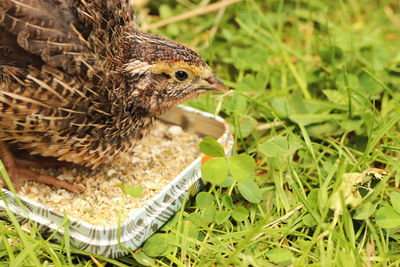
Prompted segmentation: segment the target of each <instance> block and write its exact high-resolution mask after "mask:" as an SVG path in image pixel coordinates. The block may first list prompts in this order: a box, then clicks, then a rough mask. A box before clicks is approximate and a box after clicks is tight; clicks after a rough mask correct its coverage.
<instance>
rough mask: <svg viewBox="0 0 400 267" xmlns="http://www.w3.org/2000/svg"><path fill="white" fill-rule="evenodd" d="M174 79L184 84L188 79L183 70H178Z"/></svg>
mask: <svg viewBox="0 0 400 267" xmlns="http://www.w3.org/2000/svg"><path fill="white" fill-rule="evenodd" d="M175 78H176V79H177V80H178V81H180V82H184V81H186V79H187V78H189V74H188V73H187V72H186V71H184V70H178V71H177V72H175Z"/></svg>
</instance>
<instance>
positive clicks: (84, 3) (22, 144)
mask: <svg viewBox="0 0 400 267" xmlns="http://www.w3.org/2000/svg"><path fill="white" fill-rule="evenodd" d="M210 90H217V91H225V90H226V87H225V86H224V84H223V83H222V82H220V81H219V80H218V79H217V78H216V77H215V75H214V73H213V72H212V70H211V69H210V67H209V66H208V65H207V64H206V63H205V62H204V61H203V60H202V59H201V57H200V55H199V54H198V53H197V52H195V51H193V50H191V49H190V48H188V47H187V46H185V45H183V44H181V43H179V42H176V41H171V40H167V39H165V38H163V37H160V36H157V35H153V34H149V33H146V32H142V31H140V30H139V29H138V27H137V25H136V22H135V16H134V11H133V9H132V7H131V6H130V3H129V1H128V0H1V1H0V158H1V160H2V161H3V163H4V165H5V167H6V169H7V171H8V172H9V175H10V178H11V181H12V182H13V184H14V186H16V187H18V186H20V184H21V183H22V181H24V180H36V181H39V182H42V183H46V184H50V185H54V186H57V187H61V188H65V189H67V190H70V191H73V192H78V191H83V188H82V187H80V186H78V185H75V184H71V183H68V182H66V181H62V180H59V179H56V178H54V177H50V176H45V175H41V174H38V173H32V172H31V171H28V170H27V169H25V168H24V167H22V165H23V161H22V160H21V159H18V158H17V157H15V155H14V154H13V153H12V152H11V150H10V149H9V145H10V144H13V145H14V144H15V145H16V146H17V147H18V149H23V150H26V151H29V153H30V154H32V155H40V156H42V157H52V158H55V159H57V160H59V161H67V162H71V163H75V164H79V165H84V166H88V167H92V168H95V167H97V166H99V165H100V164H102V163H104V162H109V161H111V160H112V159H113V158H114V157H115V156H116V155H118V154H119V153H121V152H124V151H126V150H127V149H129V148H131V147H133V146H134V145H135V144H136V143H137V142H138V141H139V140H140V139H141V138H142V137H143V136H145V135H146V134H147V133H148V132H149V130H150V128H151V125H152V122H153V120H154V118H156V117H157V116H159V115H161V114H163V113H164V112H166V111H168V110H169V109H171V108H172V107H174V106H175V105H177V104H179V103H181V102H183V101H185V100H187V99H191V98H194V97H197V96H199V95H201V94H204V93H205V92H207V91H210Z"/></svg>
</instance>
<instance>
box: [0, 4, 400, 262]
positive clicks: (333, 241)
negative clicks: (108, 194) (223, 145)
mask: <svg viewBox="0 0 400 267" xmlns="http://www.w3.org/2000/svg"><path fill="white" fill-rule="evenodd" d="M151 2H152V3H151V4H148V5H146V6H142V7H140V8H138V10H137V12H138V18H139V21H140V22H141V23H142V25H143V26H145V27H147V26H148V25H149V23H155V22H157V21H160V20H164V19H169V18H173V17H175V16H176V15H178V14H181V13H184V12H188V11H190V10H194V9H197V8H199V7H204V6H205V5H206V4H207V3H209V2H211V1H207V0H203V1H200V0H196V1H195V0H192V1H190V0H181V1H171V0H161V1H151ZM213 2H214V1H213ZM146 12H149V13H150V15H151V16H150V15H146ZM152 31H153V32H155V33H158V34H161V35H164V36H168V37H170V38H173V39H179V40H180V41H181V42H184V43H186V44H188V45H191V46H193V47H195V48H197V49H198V50H199V52H200V53H201V54H202V55H203V56H204V58H205V59H207V60H208V62H210V64H211V65H212V66H213V69H214V70H215V72H216V74H217V75H218V76H219V77H220V78H221V79H222V80H223V81H224V82H225V83H226V84H227V85H228V86H229V87H230V88H232V90H231V91H229V93H227V94H226V95H225V96H223V97H222V96H218V95H213V94H210V95H207V96H205V97H203V98H201V99H199V100H196V101H192V102H190V105H192V106H194V107H196V108H199V109H201V110H205V111H208V112H211V113H215V114H218V115H220V116H222V117H224V118H225V119H226V120H227V121H228V122H229V123H230V125H231V127H232V131H233V132H234V134H235V141H236V146H235V154H236V153H246V154H248V155H251V156H253V158H254V159H255V160H256V170H255V176H254V178H252V179H253V181H254V182H255V184H256V185H257V188H256V191H257V190H259V192H260V199H258V198H255V199H254V198H253V199H251V201H252V202H254V203H251V202H249V201H248V200H246V199H249V196H248V195H247V196H246V195H245V194H243V191H242V190H241V189H240V188H239V186H238V183H231V184H228V185H227V187H221V186H218V185H217V186H211V185H210V186H208V187H207V188H206V191H205V192H203V193H201V194H199V195H198V197H197V198H196V199H195V200H190V199H188V200H187V202H186V205H185V207H184V209H182V210H181V212H178V214H177V215H176V216H175V217H174V219H173V220H171V221H170V222H169V223H168V224H167V225H165V226H164V227H163V228H162V229H161V230H160V231H159V234H157V235H156V236H154V237H153V238H151V239H150V240H149V241H148V242H147V243H146V244H145V245H144V247H143V249H139V250H138V251H136V252H135V255H133V256H132V255H129V256H127V257H124V258H121V259H114V260H111V259H107V258H104V257H89V255H88V253H86V252H82V251H77V250H74V249H73V248H70V247H69V246H68V245H66V244H65V243H64V244H62V245H57V244H53V243H51V242H49V241H48V240H44V239H42V238H41V237H40V236H39V235H38V234H37V232H36V230H35V227H32V229H31V230H30V231H29V232H27V231H24V230H22V228H21V227H20V226H19V225H18V224H17V223H16V221H15V220H12V216H11V215H10V219H11V221H12V223H11V224H10V223H7V222H3V221H0V258H1V262H0V264H4V265H9V264H10V265H12V266H37V265H38V264H39V263H41V264H43V265H44V266H53V265H55V266H63V265H69V264H71V263H73V265H76V266H96V265H100V264H103V263H106V262H108V266H111V265H113V264H114V265H116V266H131V265H138V264H139V263H137V261H139V262H140V263H142V264H148V265H152V264H157V265H161V266H173V265H177V266H187V265H196V266H210V265H218V266H223V265H233V266H249V265H252V266H268V265H271V266H273V265H274V264H280V265H290V264H293V265H294V266H304V265H314V266H399V265H400V242H399V241H400V235H399V229H400V194H399V193H398V191H399V184H400V162H399V159H398V157H399V152H400V134H399V127H400V123H399V120H400V115H399V114H400V108H399V106H400V3H399V2H398V1H396V0H380V1H368V0H350V1H343V0H342V1H316V0H308V1H300V0H298V1H283V0H282V1H277V0H275V1H274V0H271V1H261V0H254V1H251V0H243V1H241V2H240V3H236V4H233V5H231V6H229V7H227V8H226V9H222V10H219V11H217V12H216V13H207V14H203V15H200V16H196V17H193V18H191V19H187V20H184V21H180V22H176V23H173V24H169V25H168V26H166V27H159V28H156V29H153V30H152ZM372 168H376V169H381V170H386V171H387V172H388V175H385V174H383V175H381V174H380V173H379V171H377V170H372V171H371V172H372V173H370V174H368V175H367V174H366V172H365V171H366V170H371V169H372ZM352 173H358V174H365V175H363V176H360V175H354V174H352ZM250 197H251V196H250ZM160 238H162V239H163V240H166V242H169V246H168V247H165V249H163V250H157V249H156V248H155V246H154V244H157V242H159V240H160ZM64 241H65V242H66V243H68V242H67V241H68V238H65V240H64Z"/></svg>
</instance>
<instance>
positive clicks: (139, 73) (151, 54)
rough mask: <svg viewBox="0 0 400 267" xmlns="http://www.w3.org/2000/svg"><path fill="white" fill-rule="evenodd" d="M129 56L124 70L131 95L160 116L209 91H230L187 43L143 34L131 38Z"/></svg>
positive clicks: (153, 113)
mask: <svg viewBox="0 0 400 267" xmlns="http://www.w3.org/2000/svg"><path fill="white" fill-rule="evenodd" d="M127 40H128V42H129V48H130V49H131V50H130V51H129V59H128V60H127V62H126V63H125V64H124V66H123V69H124V73H125V76H126V79H127V80H128V81H130V82H129V83H130V92H129V94H130V98H132V101H133V102H134V103H133V105H140V106H141V107H142V108H145V109H146V110H147V111H148V112H149V113H150V114H151V115H153V116H157V115H160V114H162V113H164V112H166V111H167V110H168V109H170V108H172V107H174V106H175V105H177V104H179V103H182V102H183V101H185V100H187V99H191V98H194V97H197V96H199V95H201V94H204V93H205V92H207V91H211V90H215V91H226V87H225V85H224V84H223V83H222V82H221V81H219V80H218V79H217V78H216V77H215V75H214V73H213V72H212V70H211V68H210V67H209V66H208V65H207V63H205V62H204V61H203V60H202V59H201V57H200V55H199V54H198V53H197V52H195V51H193V50H191V49H190V48H188V47H187V46H185V45H183V44H180V43H178V42H175V41H171V40H166V39H164V38H162V37H159V36H156V35H152V34H147V33H142V32H141V33H140V34H135V35H132V36H128V38H127Z"/></svg>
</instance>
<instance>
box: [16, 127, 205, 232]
mask: <svg viewBox="0 0 400 267" xmlns="http://www.w3.org/2000/svg"><path fill="white" fill-rule="evenodd" d="M199 142H200V138H199V137H198V136H197V135H195V134H193V133H187V132H184V131H183V130H182V128H181V127H179V126H171V125H168V124H164V123H162V122H159V121H156V122H155V124H154V127H153V129H152V131H151V132H150V134H149V135H148V136H147V137H145V138H143V139H142V140H141V141H140V142H139V143H138V144H137V145H136V147H134V148H133V149H132V151H128V152H127V153H123V154H121V155H120V156H119V157H118V158H116V159H115V160H114V161H113V162H111V163H109V164H104V165H102V166H100V167H99V168H97V169H96V170H94V171H93V170H91V169H87V168H84V167H80V166H75V165H69V166H66V167H61V168H50V169H40V170H35V171H40V172H42V173H45V174H48V175H53V176H55V177H58V178H59V179H64V180H67V181H69V182H74V183H76V184H79V185H82V186H84V187H85V188H86V190H85V192H83V193H80V194H74V193H71V192H68V191H66V190H64V189H56V188H54V187H50V186H47V185H43V184H39V183H36V182H33V181H28V182H26V183H25V184H24V185H23V187H22V188H21V190H20V192H19V194H20V195H22V196H24V197H27V198H29V199H31V200H33V201H36V202H39V203H41V204H43V205H45V206H47V207H49V208H51V209H54V210H57V211H58V212H60V213H63V212H64V210H65V211H66V212H67V214H68V215H70V216H71V217H74V218H77V219H79V220H83V221H85V222H88V223H90V224H93V225H104V226H106V225H116V224H117V223H118V216H119V214H121V215H120V216H121V221H124V220H125V219H127V218H128V214H129V212H131V211H137V210H139V209H140V208H141V207H142V206H143V204H145V203H146V202H147V201H148V200H149V199H151V198H152V197H153V196H155V195H156V194H157V193H158V192H160V191H161V189H163V188H164V187H165V186H166V185H167V184H168V183H169V182H170V181H171V180H172V179H173V178H174V177H175V176H177V175H178V174H179V173H180V172H181V171H183V170H184V169H185V168H186V167H187V166H188V165H189V164H190V163H191V162H192V161H193V160H195V159H196V157H198V156H199V155H200V151H199V149H198V147H199ZM132 153H133V155H132ZM122 183H124V184H126V185H134V186H138V187H142V188H144V194H143V196H142V197H141V198H132V197H129V196H124V195H123V192H122V190H121V188H120V187H119V185H121V184H122ZM121 201H123V203H121ZM121 204H122V205H121ZM121 207H122V210H121V212H120V211H119V209H120V208H121Z"/></svg>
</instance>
